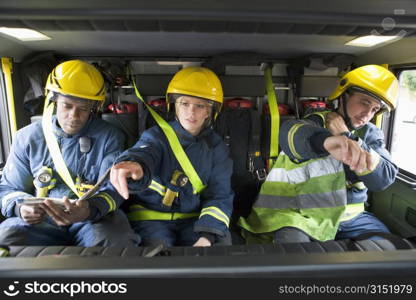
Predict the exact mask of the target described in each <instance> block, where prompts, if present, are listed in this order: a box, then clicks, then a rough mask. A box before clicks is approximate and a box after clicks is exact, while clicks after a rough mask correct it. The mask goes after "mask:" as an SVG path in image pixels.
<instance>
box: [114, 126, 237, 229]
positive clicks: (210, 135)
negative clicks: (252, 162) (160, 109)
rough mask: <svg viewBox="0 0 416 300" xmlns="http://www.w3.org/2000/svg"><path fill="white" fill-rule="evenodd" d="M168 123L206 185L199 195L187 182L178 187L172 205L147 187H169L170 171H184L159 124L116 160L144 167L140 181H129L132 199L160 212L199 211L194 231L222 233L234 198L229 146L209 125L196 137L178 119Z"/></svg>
mask: <svg viewBox="0 0 416 300" xmlns="http://www.w3.org/2000/svg"><path fill="white" fill-rule="evenodd" d="M170 124H171V126H172V127H173V129H174V130H175V132H176V134H177V136H178V138H179V141H180V143H181V145H182V147H183V149H184V151H185V153H186V154H187V156H188V158H189V160H190V161H191V163H192V165H193V166H194V168H195V171H196V172H197V173H198V175H199V177H200V178H201V180H202V182H203V184H204V185H206V188H205V189H204V190H203V191H202V192H201V193H200V194H194V193H193V188H192V185H191V183H190V182H188V183H187V184H186V185H185V186H184V187H181V188H179V196H178V198H176V200H175V201H174V203H173V205H172V206H171V207H168V206H165V205H163V204H162V200H163V196H162V195H161V194H160V193H158V192H156V191H155V190H153V189H150V188H148V186H149V184H150V183H151V181H152V180H153V181H154V182H157V183H158V184H159V185H161V186H163V187H166V186H170V181H171V178H172V174H173V172H174V171H175V170H178V171H183V170H182V169H181V167H180V165H179V162H178V161H177V160H176V158H175V156H174V154H173V152H172V150H171V148H170V146H169V143H168V140H167V138H166V136H165V135H164V133H163V132H162V130H161V129H160V128H159V127H158V126H154V127H152V128H150V129H149V130H146V131H145V132H144V133H143V134H142V136H141V138H140V140H139V141H138V142H137V143H136V144H135V145H134V146H133V147H132V148H131V149H129V150H127V151H125V152H124V153H123V154H122V155H121V156H120V157H119V158H118V159H117V161H118V162H120V161H136V162H138V163H140V164H141V165H142V167H143V170H144V177H143V178H142V179H141V180H139V181H131V180H129V190H130V192H131V193H132V194H135V196H133V197H131V198H133V199H132V200H133V201H132V202H135V203H138V204H140V205H142V206H144V207H146V208H148V209H150V210H155V211H160V212H182V213H190V212H200V215H199V219H198V220H197V221H196V222H195V226H194V231H195V232H209V233H213V234H216V235H220V236H223V235H224V234H225V232H226V231H227V227H228V225H229V218H230V215H231V212H232V203H233V197H234V193H233V191H232V189H231V183H230V180H231V173H232V161H231V159H230V158H229V156H228V148H227V146H226V145H225V144H224V142H223V141H222V139H221V138H220V137H219V136H218V135H217V134H216V133H215V132H214V131H213V130H212V129H210V128H207V129H205V130H203V131H202V132H201V133H200V134H199V135H198V136H196V137H195V136H192V135H191V134H190V133H188V132H187V131H186V130H184V129H183V128H182V126H181V125H180V124H179V122H177V121H173V122H171V123H170ZM131 198H130V199H131ZM203 209H205V210H203ZM204 211H205V212H204Z"/></svg>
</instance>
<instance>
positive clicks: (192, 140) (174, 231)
mask: <svg viewBox="0 0 416 300" xmlns="http://www.w3.org/2000/svg"><path fill="white" fill-rule="evenodd" d="M166 99H167V101H168V104H169V105H170V106H172V105H174V109H175V115H176V119H175V120H174V121H172V122H169V124H170V126H171V128H173V130H174V133H175V136H177V138H178V140H179V142H180V145H179V146H178V145H171V144H170V141H169V139H167V137H166V136H165V134H164V132H163V131H162V129H161V127H159V126H154V127H152V128H150V129H148V130H147V131H145V132H144V133H143V135H142V136H141V138H140V140H139V141H138V142H137V143H136V145H134V146H133V147H132V148H131V149H128V150H127V151H126V152H124V153H123V154H122V155H121V156H120V157H119V158H118V159H117V161H116V164H115V165H114V166H113V168H112V170H111V175H110V178H111V183H112V184H113V185H114V187H115V188H116V189H117V191H119V193H120V194H121V195H122V196H123V197H124V198H125V199H127V198H129V191H130V194H131V195H130V198H129V201H127V203H130V205H129V207H128V209H127V215H128V218H129V220H130V222H131V225H132V227H133V229H134V230H135V231H136V233H138V234H139V235H140V236H141V238H142V241H143V245H144V246H150V245H158V244H162V245H164V246H192V245H193V246H211V245H213V244H220V243H222V244H230V243H231V240H230V233H229V230H228V227H229V222H230V215H231V211H232V201H233V192H232V190H231V184H230V178H231V173H232V161H231V160H230V158H229V157H228V149H227V147H226V145H225V144H224V143H223V141H222V140H221V138H220V137H219V136H218V135H217V134H216V133H214V131H213V129H212V128H211V123H212V120H213V119H214V118H215V116H216V114H217V113H218V112H219V110H220V108H221V105H222V102H223V92H222V86H221V82H220V80H219V78H218V77H217V76H216V74H215V73H213V72H212V71H211V70H209V69H207V68H202V67H188V68H184V69H182V70H180V71H179V72H178V73H176V74H175V76H174V77H173V79H172V80H171V81H170V83H169V86H168V89H167V93H166ZM179 148H182V149H183V150H184V152H185V156H186V158H189V161H190V163H191V165H192V167H193V168H194V170H195V173H196V174H195V175H197V176H198V177H199V178H200V180H201V183H202V185H203V188H201V189H199V188H198V187H197V186H195V185H194V184H193V183H192V182H191V178H188V175H187V173H188V174H189V172H188V170H186V168H185V169H183V168H182V167H181V164H180V163H179V161H178V160H182V159H185V158H177V157H176V154H177V153H178V152H180V151H179V150H181V149H179ZM127 179H128V181H127Z"/></svg>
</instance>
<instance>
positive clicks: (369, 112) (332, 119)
mask: <svg viewBox="0 0 416 300" xmlns="http://www.w3.org/2000/svg"><path fill="white" fill-rule="evenodd" d="M397 93H398V81H397V79H396V77H395V76H394V75H393V74H392V73H391V72H390V71H388V70H387V69H386V68H384V67H381V66H377V65H366V66H363V67H360V68H357V69H354V70H352V71H350V72H348V73H347V74H346V75H345V76H344V77H343V78H342V79H341V80H340V82H339V85H338V86H337V87H336V89H335V90H334V92H333V93H332V95H330V97H329V100H330V101H332V103H334V110H333V111H324V112H317V113H313V114H311V115H308V116H306V117H305V118H304V119H302V120H289V121H287V122H285V123H284V124H282V127H281V130H280V137H279V140H280V145H281V147H282V150H283V152H282V153H281V154H280V155H279V157H278V159H277V161H276V163H275V165H274V167H273V169H272V170H271V172H270V173H269V175H268V177H267V179H266V182H265V183H264V184H263V186H262V188H261V191H260V194H259V197H258V199H257V201H256V203H255V205H254V208H253V210H252V212H251V214H250V215H249V216H248V218H247V219H240V225H241V226H242V227H243V228H244V234H245V235H246V236H248V237H249V238H250V237H252V235H251V234H250V233H258V234H262V233H266V232H267V233H269V234H266V235H268V236H269V238H272V239H273V240H274V241H275V242H307V241H311V240H320V241H325V240H331V239H345V238H354V237H357V236H359V235H361V234H366V233H375V232H384V233H388V229H387V228H386V226H385V225H384V224H383V223H382V222H381V221H379V220H378V219H377V218H376V217H375V216H374V215H373V214H371V213H369V212H366V211H365V202H366V201H367V191H368V190H370V191H380V190H383V189H385V188H387V187H388V186H389V185H390V184H392V183H393V182H394V180H395V177H396V174H397V171H398V169H397V167H396V165H395V164H394V163H393V162H392V161H391V158H390V155H389V153H388V152H387V150H386V149H385V146H384V138H383V132H382V131H381V130H380V129H378V128H377V127H376V126H375V125H373V124H372V123H370V120H371V119H373V117H374V116H375V115H379V114H382V113H383V112H385V111H390V110H392V109H394V108H395V106H396V98H397ZM375 201H376V200H375ZM270 233H271V234H270Z"/></svg>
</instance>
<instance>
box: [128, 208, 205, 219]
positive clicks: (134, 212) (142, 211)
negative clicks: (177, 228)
mask: <svg viewBox="0 0 416 300" xmlns="http://www.w3.org/2000/svg"><path fill="white" fill-rule="evenodd" d="M129 209H130V212H129V213H128V214H127V217H128V219H129V220H130V221H151V220H155V221H156V220H159V221H173V220H179V219H189V218H194V217H197V216H199V212H194V213H180V212H161V211H156V210H150V209H147V208H145V207H144V206H141V205H139V204H134V205H131V206H130V207H129Z"/></svg>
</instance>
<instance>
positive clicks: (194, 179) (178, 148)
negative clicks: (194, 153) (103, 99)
mask: <svg viewBox="0 0 416 300" xmlns="http://www.w3.org/2000/svg"><path fill="white" fill-rule="evenodd" d="M132 81H133V86H134V90H135V92H136V96H137V98H139V99H140V100H141V101H142V102H143V104H144V105H145V106H146V108H147V109H148V110H149V112H150V114H151V115H152V117H153V118H154V119H155V121H156V122H157V124H158V125H159V127H160V128H161V129H162V131H163V133H164V134H165V136H166V138H167V139H168V142H169V146H170V148H171V149H172V152H173V154H174V155H175V157H176V159H177V160H178V162H179V164H180V165H181V167H182V170H183V171H184V172H185V174H186V176H187V177H188V178H189V181H190V182H191V184H192V186H193V189H194V193H200V192H201V191H202V190H203V189H204V188H205V185H204V184H203V183H202V181H201V178H199V175H198V173H197V172H196V171H195V169H194V166H193V165H192V163H191V161H190V160H189V158H188V156H187V155H186V153H185V151H184V150H183V148H182V145H181V143H180V142H179V139H178V136H177V135H176V133H175V131H174V130H173V128H172V127H171V126H170V125H169V123H168V122H166V121H165V120H164V119H163V118H162V117H161V116H159V114H158V113H157V112H155V111H154V110H153V109H152V107H150V105H148V104H147V103H146V101H144V100H143V98H142V96H141V95H140V93H139V90H138V89H137V86H136V80H135V78H134V77H133V80H132Z"/></svg>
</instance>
